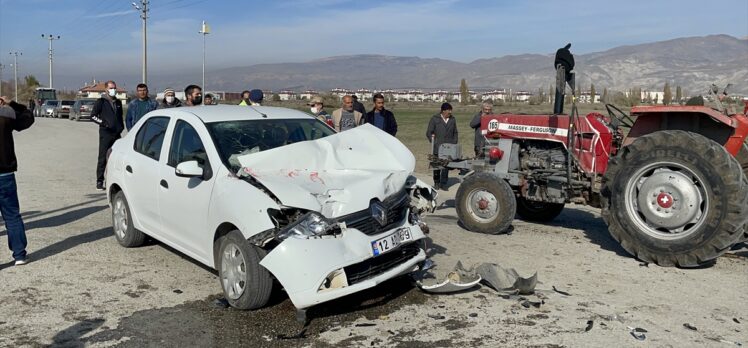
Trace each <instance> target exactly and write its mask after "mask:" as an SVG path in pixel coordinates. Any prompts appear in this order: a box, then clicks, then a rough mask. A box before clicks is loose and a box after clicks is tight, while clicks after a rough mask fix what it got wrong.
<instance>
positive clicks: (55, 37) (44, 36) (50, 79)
mask: <svg viewBox="0 0 748 348" xmlns="http://www.w3.org/2000/svg"><path fill="white" fill-rule="evenodd" d="M42 39H46V40H49V88H52V41H54V40H59V39H60V35H57V36H54V35H52V34H49V35H44V34H42Z"/></svg>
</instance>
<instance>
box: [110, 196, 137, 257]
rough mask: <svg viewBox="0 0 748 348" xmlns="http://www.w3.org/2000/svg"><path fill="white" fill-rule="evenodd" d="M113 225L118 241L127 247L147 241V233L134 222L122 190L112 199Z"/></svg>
mask: <svg viewBox="0 0 748 348" xmlns="http://www.w3.org/2000/svg"><path fill="white" fill-rule="evenodd" d="M112 227H113V228H114V237H115V238H116V239H117V242H119V244H120V245H122V246H123V247H125V248H133V247H138V246H141V245H143V243H144V242H145V234H144V233H143V232H140V231H138V230H137V229H135V226H133V224H132V214H131V213H130V206H129V205H128V204H127V198H125V194H124V193H123V192H122V191H119V192H117V193H116V194H115V195H114V199H112Z"/></svg>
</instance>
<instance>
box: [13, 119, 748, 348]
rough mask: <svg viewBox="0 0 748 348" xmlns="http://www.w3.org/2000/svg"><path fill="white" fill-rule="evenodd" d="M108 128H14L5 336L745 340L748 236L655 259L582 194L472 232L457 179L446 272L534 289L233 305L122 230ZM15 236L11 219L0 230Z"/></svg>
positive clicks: (52, 340) (440, 265) (156, 246)
mask: <svg viewBox="0 0 748 348" xmlns="http://www.w3.org/2000/svg"><path fill="white" fill-rule="evenodd" d="M97 140H98V139H97V128H96V126H94V125H93V124H92V123H89V122H80V123H76V122H71V121H67V120H59V119H37V122H36V124H35V125H34V126H33V127H32V128H31V129H29V130H28V131H25V132H23V133H20V134H17V137H16V145H17V146H16V147H17V154H18V157H19V162H20V170H19V172H18V174H17V179H18V183H19V192H20V197H21V206H22V211H23V216H24V219H25V223H26V226H27V229H28V231H27V234H28V239H29V247H28V251H29V253H30V254H29V257H30V259H31V263H30V264H28V265H25V266H20V267H15V266H12V263H10V261H11V254H10V251H9V250H7V249H6V248H4V247H3V248H0V313H2V314H1V315H0V346H2V347H37V346H47V345H54V346H63V347H82V346H97V347H98V346H125V347H148V346H150V347H177V346H179V347H184V346H196V347H197V346H199V347H211V346H215V347H218V346H227V345H239V346H253V347H259V346H278V347H281V346H282V347H287V346H310V347H326V346H342V347H349V346H350V347H357V346H361V347H364V346H365V347H370V346H388V347H390V346H395V347H423V346H428V347H452V346H490V347H497V346H519V347H531V346H532V347H604V346H607V347H638V346H642V347H643V346H646V347H690V346H714V347H730V346H738V345H739V344H741V343H742V344H748V250H746V249H740V250H735V251H732V252H731V254H730V255H729V256H726V257H721V258H719V259H718V260H717V261H716V262H715V263H714V264H712V265H709V266H706V267H703V268H699V269H678V268H661V267H657V266H655V265H646V264H643V263H641V262H639V261H637V260H636V259H633V258H631V257H630V256H629V255H627V254H626V252H625V251H623V250H622V249H621V248H620V247H619V246H618V245H617V244H616V243H615V242H614V241H613V240H612V239H611V238H610V237H609V235H608V232H607V230H606V227H605V224H604V223H603V221H602V219H600V213H599V210H597V209H592V208H587V207H580V206H568V207H567V209H566V210H565V211H564V212H563V213H562V214H561V216H560V217H559V218H558V219H556V220H555V221H554V222H553V223H552V224H549V225H539V224H534V223H528V222H524V221H521V220H515V222H514V230H513V232H512V233H511V234H508V235H498V236H488V235H481V234H476V233H471V232H469V231H466V230H464V229H462V228H461V227H460V226H459V225H458V223H457V219H456V214H455V210H454V199H453V198H454V195H455V193H456V191H457V184H458V181H457V180H456V179H453V180H452V186H451V187H450V189H449V191H448V192H442V193H441V196H440V202H441V205H440V207H439V209H438V210H437V211H436V212H435V213H434V214H432V215H430V216H429V217H427V218H426V221H427V222H428V223H429V224H430V226H431V231H432V232H431V234H430V237H431V239H432V245H431V250H430V252H431V254H432V258H433V260H434V262H435V263H436V265H437V268H436V270H435V272H436V273H437V275H444V274H446V273H447V272H448V271H449V270H451V268H452V267H453V266H454V265H455V263H456V262H457V261H461V262H462V263H463V264H465V265H468V266H469V265H471V264H475V263H482V262H493V263H499V264H501V265H502V266H504V267H514V268H516V269H517V270H518V271H519V272H520V274H522V275H524V276H529V275H532V274H533V273H534V272H538V279H539V280H540V284H539V285H538V291H537V292H536V294H534V295H530V296H525V297H523V298H520V297H518V296H501V295H500V294H498V293H496V292H494V291H493V290H491V289H489V288H487V287H478V288H475V289H472V290H470V291H466V292H463V293H459V294H450V295H438V296H437V295H429V294H425V293H423V292H421V291H420V290H418V289H417V288H414V287H413V285H412V284H411V282H410V281H409V280H408V279H406V278H401V279H396V280H393V281H390V282H388V283H385V284H382V285H380V286H379V287H377V288H375V289H371V290H369V291H366V292H362V293H359V294H355V295H352V296H349V297H346V298H343V299H340V300H337V301H333V302H329V303H326V304H322V305H320V306H318V307H314V308H312V309H311V310H310V311H309V313H308V315H309V319H310V321H309V323H308V325H307V326H306V327H304V326H303V325H302V324H300V323H298V322H297V321H296V320H295V311H294V307H293V306H292V305H291V303H290V301H289V300H288V298H287V297H286V296H285V295H284V294H283V292H282V291H276V295H275V296H274V298H273V299H272V301H271V304H270V305H269V306H268V307H267V308H264V309H262V310H258V311H253V312H242V311H236V310H233V309H229V308H226V306H225V302H224V301H222V299H221V289H220V285H219V283H218V281H217V277H216V275H215V272H213V271H212V270H210V269H207V268H205V267H203V266H201V265H199V264H197V263H196V262H193V261H191V260H189V259H187V258H186V257H184V256H183V255H181V254H179V253H178V252H176V251H174V250H173V249H170V248H168V247H166V246H164V245H163V244H160V243H158V242H155V241H151V242H149V243H148V244H147V245H146V246H144V247H140V248H135V249H124V248H122V247H120V246H119V245H118V244H117V242H116V241H115V239H114V237H113V235H112V231H111V221H110V211H109V208H108V206H107V202H106V198H105V195H104V194H103V193H100V192H99V191H95V190H94V182H95V180H94V172H95V162H96V149H97ZM422 178H424V179H428V175H422ZM427 182H430V180H427ZM6 238H7V237H6V232H5V229H4V226H3V227H0V244H3V245H4V244H5V239H6ZM554 287H555V289H556V290H559V291H555V290H554ZM528 301H529V302H528ZM523 304H524V305H523ZM631 328H641V329H644V330H646V332H645V333H644V335H645V336H646V338H645V339H643V340H637V339H636V338H635V337H634V335H632V334H631V332H630V331H631Z"/></svg>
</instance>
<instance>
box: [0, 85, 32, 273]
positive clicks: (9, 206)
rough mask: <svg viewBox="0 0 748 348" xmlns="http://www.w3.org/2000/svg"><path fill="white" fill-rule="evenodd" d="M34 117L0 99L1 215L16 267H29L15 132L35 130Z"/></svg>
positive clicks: (22, 108)
mask: <svg viewBox="0 0 748 348" xmlns="http://www.w3.org/2000/svg"><path fill="white" fill-rule="evenodd" d="M33 123H34V116H33V114H32V113H31V111H29V109H27V108H26V106H24V105H21V104H18V103H16V102H14V101H11V100H10V99H9V98H7V97H0V213H2V215H3V220H5V229H6V230H7V231H8V247H9V248H10V250H11V251H13V259H14V260H15V262H16V266H19V265H24V264H26V262H27V260H26V229H25V227H24V226H23V220H22V219H21V208H20V205H19V204H18V190H17V188H16V176H15V171H16V170H17V169H18V163H17V162H16V153H15V147H14V144H13V131H19V132H20V131H22V130H24V129H26V128H29V127H31V125H32V124H33Z"/></svg>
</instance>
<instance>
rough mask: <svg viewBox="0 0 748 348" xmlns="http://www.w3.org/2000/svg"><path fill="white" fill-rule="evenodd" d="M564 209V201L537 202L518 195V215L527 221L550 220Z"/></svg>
mask: <svg viewBox="0 0 748 348" xmlns="http://www.w3.org/2000/svg"><path fill="white" fill-rule="evenodd" d="M563 210H564V204H563V203H550V202H536V201H530V200H527V199H525V198H522V197H517V215H519V217H521V218H522V220H525V221H532V222H548V221H551V220H553V219H555V218H556V216H558V214H561V211H563Z"/></svg>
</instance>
